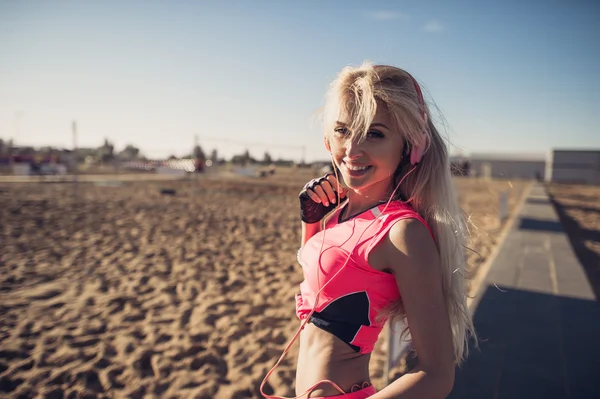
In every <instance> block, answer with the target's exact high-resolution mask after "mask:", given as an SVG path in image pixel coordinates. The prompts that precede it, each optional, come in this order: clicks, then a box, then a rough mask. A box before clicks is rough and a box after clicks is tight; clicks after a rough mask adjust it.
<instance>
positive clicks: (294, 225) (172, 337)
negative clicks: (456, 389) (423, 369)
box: [0, 172, 527, 398]
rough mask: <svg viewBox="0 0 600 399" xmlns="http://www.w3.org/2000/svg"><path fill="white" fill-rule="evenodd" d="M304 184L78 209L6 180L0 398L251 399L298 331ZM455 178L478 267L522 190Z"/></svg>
mask: <svg viewBox="0 0 600 399" xmlns="http://www.w3.org/2000/svg"><path fill="white" fill-rule="evenodd" d="M310 177H312V174H311V173H310V172H304V174H302V173H297V174H287V175H283V176H282V175H281V174H279V173H278V174H276V175H275V176H270V177H269V178H267V179H262V180H257V179H226V180H222V181H216V180H211V179H206V178H203V177H200V178H199V180H194V181H173V182H165V181H163V182H125V183H123V184H122V185H120V186H100V185H97V184H92V183H87V184H80V185H79V190H78V196H77V197H75V196H74V191H73V186H72V185H71V184H65V183H54V184H50V183H47V184H40V183H35V184H33V183H32V184H20V183H12V184H0V220H1V226H0V396H3V395H7V396H9V397H43V398H61V397H69V398H71V397H73V398H75V397H89V398H92V397H161V398H163V397H164V398H170V397H173V398H176V397H184V398H188V397H189V398H249V397H254V398H258V397H260V395H259V391H258V386H259V384H260V382H261V381H262V378H263V376H264V375H265V373H266V372H267V371H268V370H269V369H270V367H271V366H272V365H273V363H274V362H275V360H276V359H277V358H278V357H279V354H280V353H281V351H282V349H283V348H284V347H285V345H286V343H287V341H288V340H289V339H290V338H291V337H292V335H293V333H294V332H295V331H296V328H297V326H298V320H297V319H296V317H295V313H294V303H295V302H294V294H295V293H296V292H297V286H298V284H299V283H300V282H301V280H302V274H301V270H300V267H299V266H298V265H297V264H296V251H297V249H298V246H299V241H300V232H299V228H298V227H299V221H298V210H297V193H298V191H299V189H300V187H301V186H302V185H303V184H304V182H305V181H306V180H307V179H308V178H310ZM456 182H457V185H458V187H459V190H460V201H461V204H462V206H463V209H464V210H465V211H466V212H467V213H468V214H471V215H472V217H473V220H474V222H475V224H477V225H478V226H479V229H478V230H475V231H474V236H473V243H472V245H471V247H472V248H473V249H474V250H475V251H477V252H478V253H479V254H480V255H481V257H479V256H477V255H475V254H474V253H469V255H468V256H469V262H470V267H471V268H472V269H474V270H475V269H476V267H477V265H478V264H479V263H481V262H482V261H484V260H485V259H486V257H487V256H489V254H490V252H491V250H492V249H493V247H494V246H495V245H496V240H497V237H498V233H499V232H500V229H501V227H502V226H501V225H500V224H498V221H497V213H498V197H499V192H500V191H502V190H505V191H507V192H508V193H509V208H510V209H513V208H514V206H515V204H516V203H517V202H518V200H519V198H520V196H521V193H522V192H523V189H524V187H525V186H526V184H527V182H523V181H512V182H509V181H484V180H479V179H467V178H457V179H456ZM161 188H170V189H175V190H176V194H175V195H161V193H160V189H161ZM382 337H383V334H382ZM380 341H381V342H380V344H379V345H378V348H377V350H376V351H375V352H374V354H373V357H372V374H373V381H374V383H375V385H376V386H381V384H383V378H384V376H383V367H384V359H385V351H384V349H385V342H384V340H383V339H382V340H380ZM296 354H297V346H296V345H295V346H294V347H293V348H292V350H291V352H290V353H289V354H288V356H287V358H286V359H285V361H284V362H283V364H282V366H281V367H279V369H278V370H277V372H276V373H275V374H274V375H273V376H272V377H271V380H270V388H272V389H274V390H275V392H276V393H277V394H279V395H287V396H293V384H294V361H295V356H296Z"/></svg>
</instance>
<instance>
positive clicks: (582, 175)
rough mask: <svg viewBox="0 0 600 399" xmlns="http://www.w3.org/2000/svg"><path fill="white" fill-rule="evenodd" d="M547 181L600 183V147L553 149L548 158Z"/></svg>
mask: <svg viewBox="0 0 600 399" xmlns="http://www.w3.org/2000/svg"><path fill="white" fill-rule="evenodd" d="M545 176H546V181H549V182H559V183H583V184H594V185H600V149H590V150H566V149H553V150H551V151H549V152H548V156H547V159H546V175H545Z"/></svg>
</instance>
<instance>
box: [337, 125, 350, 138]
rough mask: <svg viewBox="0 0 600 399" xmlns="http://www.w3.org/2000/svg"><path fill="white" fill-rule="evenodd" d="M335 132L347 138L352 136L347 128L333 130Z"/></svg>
mask: <svg viewBox="0 0 600 399" xmlns="http://www.w3.org/2000/svg"><path fill="white" fill-rule="evenodd" d="M333 131H334V132H336V133H337V134H339V135H341V136H346V135H348V134H350V131H349V130H348V129H346V128H345V127H336V128H335V129H333Z"/></svg>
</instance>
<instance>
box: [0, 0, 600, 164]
mask: <svg viewBox="0 0 600 399" xmlns="http://www.w3.org/2000/svg"><path fill="white" fill-rule="evenodd" d="M599 12H600V3H599V2H597V1H593V0H590V1H566V0H564V1H553V0H548V1H526V2H522V1H513V0H508V1H487V0H480V1H460V0H459V1H427V2H418V1H412V2H408V1H389V2H385V1H380V2H365V1H327V0H323V1H302V2H291V1H254V2H252V1H218V2H217V1H190V2H185V1H144V2H142V1H126V0H121V1H26V0H21V1H17V0H0V138H3V139H5V140H6V139H10V138H12V139H14V140H15V142H16V143H17V144H23V145H35V146H41V145H52V146H60V147H68V148H70V147H71V146H72V133H71V123H72V121H73V120H76V121H77V125H78V145H79V146H81V147H85V146H98V145H101V143H102V142H103V140H104V138H105V137H106V138H108V139H109V140H111V141H113V142H114V143H115V144H116V146H117V148H118V149H120V148H123V147H124V146H125V145H126V144H128V143H131V144H134V145H136V146H138V147H139V148H140V149H141V150H142V152H143V153H144V154H146V155H148V156H150V157H166V156H168V155H170V154H176V155H183V154H185V153H188V152H189V151H190V150H191V147H192V146H193V144H194V136H195V135H197V136H198V137H199V142H200V144H201V145H202V147H203V148H204V149H205V150H206V151H211V150H212V149H214V148H216V149H217V150H218V152H219V153H220V154H222V155H225V156H228V157H229V156H231V155H232V154H235V153H241V152H242V151H243V150H244V149H245V148H248V149H249V150H250V152H251V153H252V154H253V155H255V156H258V157H262V154H263V153H264V152H265V150H267V151H269V152H270V153H271V155H272V156H274V157H286V158H294V159H300V157H301V156H302V148H304V154H305V157H306V160H307V161H310V160H315V159H327V153H326V152H325V150H324V149H323V145H322V132H321V131H320V130H319V127H318V124H315V123H314V118H313V116H314V114H315V112H316V110H317V109H318V108H319V107H320V106H321V105H322V99H323V94H324V92H325V90H326V88H327V86H328V84H329V82H330V81H331V80H332V79H333V78H334V77H335V75H336V73H337V72H338V71H339V70H340V69H341V68H342V67H344V66H346V65H359V64H360V63H361V62H362V61H363V60H371V61H373V62H377V63H388V64H392V65H396V66H399V67H402V68H404V69H406V70H408V71H409V72H411V73H412V74H413V75H414V76H415V77H416V78H417V80H419V82H421V83H422V84H423V86H424V89H425V92H426V100H427V101H429V102H430V104H431V103H432V102H433V101H435V104H436V105H437V108H438V109H439V111H440V112H441V114H440V113H437V112H436V114H435V115H434V119H435V120H438V121H443V122H444V123H443V124H439V126H440V128H441V129H440V130H441V131H442V132H443V134H444V135H445V136H446V137H447V138H448V140H449V142H450V146H451V150H452V152H456V151H462V152H464V153H467V154H469V153H475V152H519V153H538V154H543V153H545V152H546V151H548V150H549V149H550V148H553V147H560V148H600V131H599V126H600V77H599V76H598V71H600V46H599V45H598V39H599V38H600V28H599V27H598V26H599V24H598V23H597V19H598V15H599Z"/></svg>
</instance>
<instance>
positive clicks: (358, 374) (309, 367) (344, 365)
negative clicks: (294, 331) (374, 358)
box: [296, 323, 371, 398]
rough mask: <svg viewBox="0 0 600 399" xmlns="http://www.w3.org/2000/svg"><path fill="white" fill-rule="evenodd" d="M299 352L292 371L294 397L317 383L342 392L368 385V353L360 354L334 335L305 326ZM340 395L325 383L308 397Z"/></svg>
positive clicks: (311, 326)
mask: <svg viewBox="0 0 600 399" xmlns="http://www.w3.org/2000/svg"><path fill="white" fill-rule="evenodd" d="M299 339H300V350H299V353H298V364H297V368H296V395H299V394H301V393H303V392H304V391H306V390H307V389H308V388H310V387H311V386H313V385H314V384H316V383H317V382H319V381H322V380H330V381H333V382H334V383H336V384H337V385H338V386H339V387H340V388H341V389H342V390H343V391H344V392H346V393H349V392H351V390H352V386H353V385H359V386H361V385H362V384H363V383H364V382H370V378H369V359H370V357H371V355H370V354H365V355H361V354H360V353H358V352H356V351H355V350H354V349H352V348H351V347H350V346H349V345H348V344H347V343H345V342H344V341H342V340H340V339H339V338H338V337H336V336H335V335H333V334H331V333H329V332H327V331H324V330H321V329H319V328H318V327H315V325H314V324H311V323H308V324H306V326H305V327H304V330H303V331H302V333H301V334H300V338H299ZM340 394H341V392H340V391H339V390H337V389H336V388H334V387H333V386H332V385H331V384H329V383H325V382H324V383H322V384H320V385H318V386H317V387H316V388H315V389H314V390H313V391H312V393H311V394H310V395H309V396H306V395H305V396H302V398H306V397H308V398H310V397H318V396H335V395H340Z"/></svg>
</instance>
